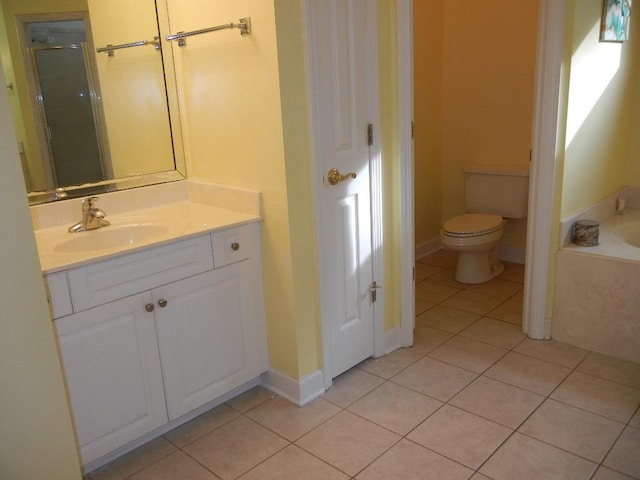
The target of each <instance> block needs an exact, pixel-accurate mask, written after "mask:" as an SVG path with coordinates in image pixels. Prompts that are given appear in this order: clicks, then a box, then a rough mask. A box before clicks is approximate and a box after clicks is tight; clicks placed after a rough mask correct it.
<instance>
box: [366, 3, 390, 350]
mask: <svg viewBox="0 0 640 480" xmlns="http://www.w3.org/2000/svg"><path fill="white" fill-rule="evenodd" d="M370 1H371V4H372V7H371V8H367V13H368V14H370V15H371V17H370V18H368V19H367V20H366V22H365V25H372V26H374V27H375V28H371V29H370V31H369V42H370V45H371V48H369V49H368V51H369V52H372V53H373V54H374V55H373V57H372V58H371V59H370V61H369V62H367V65H368V66H369V67H370V68H371V72H370V73H369V88H368V92H369V98H368V102H369V107H370V109H371V110H370V111H369V115H370V117H369V119H370V122H371V123H372V124H373V125H375V127H376V128H375V130H374V135H373V145H371V147H370V150H369V154H370V157H369V158H370V160H369V175H370V177H369V185H370V187H369V190H370V202H371V270H372V275H373V278H372V279H371V281H377V282H378V283H379V284H382V285H383V287H384V234H383V232H384V220H383V213H384V210H383V208H382V201H383V198H384V192H383V190H382V176H383V174H382V147H381V145H380V137H381V129H380V74H379V70H378V69H379V63H378V56H379V49H378V28H377V26H378V7H377V4H376V2H375V1H373V0H370ZM384 297H385V291H384V288H382V289H381V290H378V296H377V301H376V304H375V308H374V309H373V330H374V333H373V356H374V357H379V356H381V355H384V349H385V345H384V338H383V336H384V324H385V321H384V320H385V319H384Z"/></svg>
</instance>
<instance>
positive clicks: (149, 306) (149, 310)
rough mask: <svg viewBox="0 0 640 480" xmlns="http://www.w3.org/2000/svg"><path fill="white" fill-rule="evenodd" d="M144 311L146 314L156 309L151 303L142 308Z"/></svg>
mask: <svg viewBox="0 0 640 480" xmlns="http://www.w3.org/2000/svg"><path fill="white" fill-rule="evenodd" d="M144 309H145V310H146V311H147V312H153V311H154V310H155V309H156V307H155V306H154V305H153V303H147V304H146V305H145V306H144Z"/></svg>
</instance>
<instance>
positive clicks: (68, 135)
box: [24, 19, 112, 191]
mask: <svg viewBox="0 0 640 480" xmlns="http://www.w3.org/2000/svg"><path fill="white" fill-rule="evenodd" d="M24 32H25V34H26V38H25V45H26V48H27V54H28V57H29V59H30V67H31V72H29V73H30V75H28V77H29V78H30V79H31V80H32V82H33V85H32V86H31V88H32V89H33V91H34V92H35V98H36V99H37V118H36V131H37V133H38V138H39V143H40V147H41V157H42V159H43V162H42V168H43V171H42V174H41V175H39V177H40V178H39V181H36V180H35V179H34V178H33V177H32V176H31V175H27V176H26V181H27V188H28V190H29V191H34V190H50V189H54V188H57V187H61V186H67V185H80V184H84V183H90V182H100V181H102V180H105V179H106V178H110V175H111V170H112V169H111V164H110V159H109V157H108V145H107V144H106V143H104V142H103V138H104V135H103V133H102V132H103V129H104V119H103V118H104V117H103V114H102V108H101V105H100V98H101V96H100V93H99V90H98V89H97V85H95V82H94V80H93V79H94V77H95V75H93V74H92V71H95V66H94V65H92V61H91V60H92V56H91V55H89V52H88V51H87V36H86V29H85V21H84V19H61V20H54V21H46V22H28V21H27V22H25V23H24Z"/></svg>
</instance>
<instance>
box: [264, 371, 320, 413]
mask: <svg viewBox="0 0 640 480" xmlns="http://www.w3.org/2000/svg"><path fill="white" fill-rule="evenodd" d="M262 385H263V386H264V387H265V388H268V389H269V390H271V391H272V392H274V393H277V394H278V395H280V396H281V397H284V398H286V399H287V400H289V401H290V402H293V403H295V404H296V405H299V406H301V407H302V406H303V405H306V404H307V403H309V402H310V401H312V400H314V399H315V398H317V397H319V396H320V395H322V394H323V393H324V391H325V389H324V374H323V373H322V370H316V371H315V372H313V373H312V374H310V375H307V376H306V377H304V378H303V379H301V380H296V379H295V378H292V377H290V376H289V375H287V374H285V373H282V372H279V371H277V370H269V371H267V372H266V373H264V374H263V375H262Z"/></svg>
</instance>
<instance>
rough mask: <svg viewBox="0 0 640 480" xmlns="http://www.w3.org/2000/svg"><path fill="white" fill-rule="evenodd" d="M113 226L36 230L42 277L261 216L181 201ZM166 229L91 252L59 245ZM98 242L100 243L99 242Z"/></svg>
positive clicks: (133, 215) (121, 219)
mask: <svg viewBox="0 0 640 480" xmlns="http://www.w3.org/2000/svg"><path fill="white" fill-rule="evenodd" d="M107 220H109V221H110V222H111V226H109V227H102V228H99V229H97V230H91V231H88V232H79V233H69V232H68V231H67V229H68V228H69V225H61V226H56V227H52V228H46V229H42V230H36V231H35V235H36V242H37V245H38V254H39V257H40V265H41V268H42V273H43V274H49V273H54V272H58V271H61V270H67V269H69V268H73V267H78V266H81V265H85V264H87V263H92V262H96V261H100V260H105V259H108V258H112V257H115V256H118V255H122V254H125V253H131V252H135V251H138V250H141V249H144V248H147V247H150V246H157V245H163V244H167V243H170V242H174V241H176V240H179V239H185V238H189V237H194V236H196V235H201V234H203V233H208V232H214V231H217V230H222V229H225V228H229V227H233V226H237V225H243V224H246V223H251V222H256V221H259V220H261V217H260V216H257V215H254V214H250V213H244V212H237V211H233V210H227V209H224V208H220V207H212V206H208V205H203V204H199V203H194V202H188V201H185V202H179V203H174V204H170V205H163V206H161V207H156V208H149V209H145V210H136V211H131V212H128V213H126V214H122V215H114V216H108V217H107ZM148 223H151V224H153V225H159V226H161V227H165V229H166V231H164V232H162V233H160V234H158V235H156V236H154V237H152V238H150V239H143V240H141V241H136V242H135V243H121V244H120V245H118V246H114V247H110V248H101V249H91V250H79V251H78V250H76V251H64V250H68V249H60V248H59V246H60V245H62V244H64V242H66V241H69V240H72V239H75V238H79V236H93V237H96V236H99V235H101V234H108V233H109V229H110V228H113V229H117V228H118V227H121V226H125V225H132V224H134V225H135V224H148ZM96 243H99V242H96Z"/></svg>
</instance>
